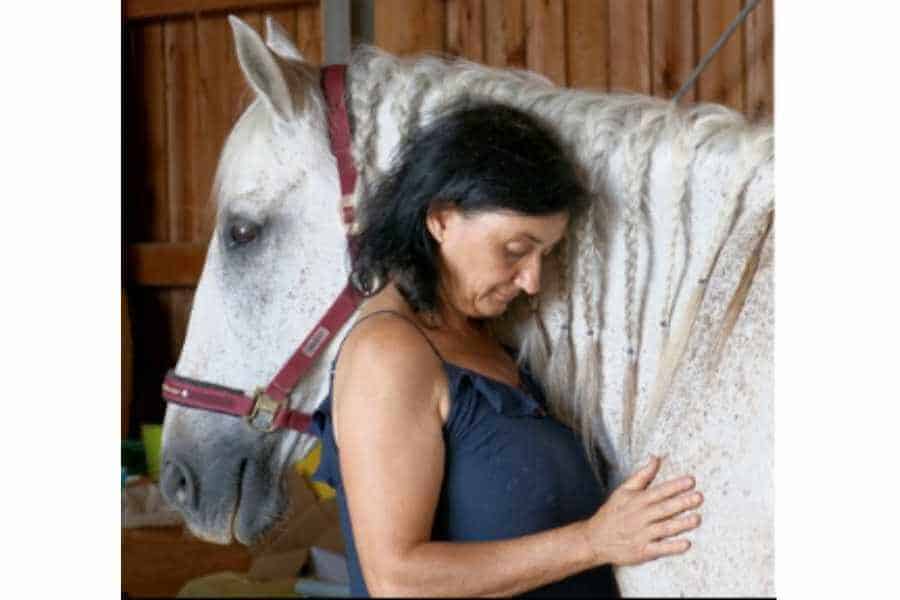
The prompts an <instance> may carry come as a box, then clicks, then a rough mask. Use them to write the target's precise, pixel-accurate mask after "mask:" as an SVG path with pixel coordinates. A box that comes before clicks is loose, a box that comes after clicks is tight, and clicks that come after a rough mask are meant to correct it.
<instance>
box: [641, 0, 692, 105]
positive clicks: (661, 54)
mask: <svg viewBox="0 0 900 600" xmlns="http://www.w3.org/2000/svg"><path fill="white" fill-rule="evenodd" d="M651 13H652V14H651V22H652V27H651V29H652V33H653V37H652V47H653V69H652V72H653V80H652V87H653V89H652V93H653V95H654V96H661V97H663V98H671V97H672V96H674V95H675V93H676V92H677V91H678V90H679V89H680V88H681V86H682V85H683V84H684V82H685V81H687V79H688V76H689V75H690V73H691V71H692V70H693V68H694V66H695V65H696V64H697V62H699V60H700V59H699V58H698V57H697V56H696V55H695V49H694V2H693V0H653V4H652V5H651ZM695 96H696V88H691V90H689V91H688V92H687V93H685V95H684V99H683V100H682V101H683V102H686V103H690V102H693V101H694V98H695Z"/></svg>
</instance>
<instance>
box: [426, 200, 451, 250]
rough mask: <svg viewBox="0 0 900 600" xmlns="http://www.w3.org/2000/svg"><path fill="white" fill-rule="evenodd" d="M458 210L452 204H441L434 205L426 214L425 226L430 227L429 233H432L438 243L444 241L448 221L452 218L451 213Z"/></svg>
mask: <svg viewBox="0 0 900 600" xmlns="http://www.w3.org/2000/svg"><path fill="white" fill-rule="evenodd" d="M456 210H457V209H455V208H454V207H452V206H446V205H443V206H440V205H439V206H432V207H431V208H429V209H428V212H427V213H426V214H425V227H427V228H428V233H430V234H431V237H433V238H434V240H435V241H436V242H437V243H438V244H441V243H443V242H444V237H445V236H446V232H447V223H448V222H449V220H450V219H451V218H452V215H451V213H452V212H455V211H456Z"/></svg>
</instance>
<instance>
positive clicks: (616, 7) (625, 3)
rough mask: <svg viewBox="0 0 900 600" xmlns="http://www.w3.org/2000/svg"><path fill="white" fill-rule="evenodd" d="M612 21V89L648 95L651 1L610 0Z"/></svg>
mask: <svg viewBox="0 0 900 600" xmlns="http://www.w3.org/2000/svg"><path fill="white" fill-rule="evenodd" d="M609 21H610V33H609V39H610V67H609V87H610V90H612V91H620V92H641V93H644V94H649V93H650V92H651V89H652V83H651V77H650V64H651V61H650V31H649V29H650V5H649V0H609Z"/></svg>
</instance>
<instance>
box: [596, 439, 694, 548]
mask: <svg viewBox="0 0 900 600" xmlns="http://www.w3.org/2000/svg"><path fill="white" fill-rule="evenodd" d="M659 465H660V459H659V458H657V457H652V458H651V459H650V462H649V463H648V464H647V466H645V467H643V468H642V469H640V470H639V471H637V472H635V473H634V474H633V475H632V476H631V477H629V478H628V479H627V480H626V481H625V482H624V483H622V485H620V486H619V487H618V488H616V490H615V491H614V492H613V493H612V494H611V495H610V497H609V499H608V500H607V501H606V503H605V504H604V505H603V506H601V507H600V509H599V510H598V511H597V512H596V513H595V514H594V516H593V517H591V518H590V519H588V521H586V526H587V532H588V533H587V535H588V542H589V543H590V545H591V548H592V549H593V551H594V554H595V556H596V557H597V560H598V563H599V564H606V563H611V564H614V565H635V564H639V563H642V562H646V561H649V560H653V559H655V558H659V557H660V556H668V555H672V554H682V553H684V552H686V551H687V550H688V548H690V547H691V544H690V542H689V541H687V540H683V539H667V538H671V537H672V536H675V535H678V534H679V533H683V532H685V531H690V530H691V529H695V528H696V527H697V526H698V525H699V524H700V515H698V514H691V515H683V516H678V515H679V514H680V513H683V512H684V511H686V510H690V509H693V508H697V507H698V506H700V504H702V503H703V496H702V494H700V492H696V491H692V489H693V487H694V478H693V477H690V476H687V477H680V478H678V479H672V480H670V481H667V482H665V483H661V484H659V485H656V486H653V487H652V488H649V489H647V486H649V485H650V482H652V481H653V478H654V477H656V474H657V472H658V471H659Z"/></svg>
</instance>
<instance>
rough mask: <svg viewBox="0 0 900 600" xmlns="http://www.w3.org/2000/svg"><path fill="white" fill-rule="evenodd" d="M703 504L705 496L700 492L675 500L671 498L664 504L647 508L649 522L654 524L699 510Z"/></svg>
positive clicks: (660, 503)
mask: <svg viewBox="0 0 900 600" xmlns="http://www.w3.org/2000/svg"><path fill="white" fill-rule="evenodd" d="M701 504H703V494H701V493H700V492H689V493H683V494H679V495H678V496H675V497H674V498H669V499H668V500H665V501H664V502H659V503H657V504H655V505H652V506H648V507H647V522H648V523H653V522H656V521H662V520H663V519H668V518H669V517H671V516H674V515H677V514H678V513H682V512H684V511H686V510H690V509H692V508H697V507H698V506H700V505H701Z"/></svg>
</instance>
